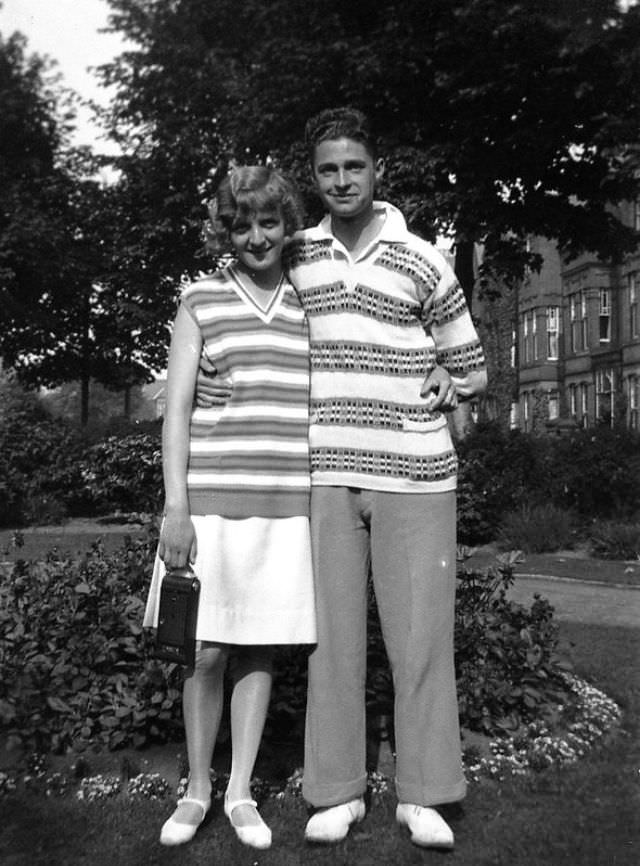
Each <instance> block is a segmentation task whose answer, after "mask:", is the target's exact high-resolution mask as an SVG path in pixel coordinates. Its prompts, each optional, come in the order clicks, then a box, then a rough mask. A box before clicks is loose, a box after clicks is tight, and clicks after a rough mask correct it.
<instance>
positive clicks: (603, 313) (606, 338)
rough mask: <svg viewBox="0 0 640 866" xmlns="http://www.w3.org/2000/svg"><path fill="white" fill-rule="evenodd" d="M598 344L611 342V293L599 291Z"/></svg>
mask: <svg viewBox="0 0 640 866" xmlns="http://www.w3.org/2000/svg"><path fill="white" fill-rule="evenodd" d="M600 342H601V343H609V342H611V292H610V291H609V289H600Z"/></svg>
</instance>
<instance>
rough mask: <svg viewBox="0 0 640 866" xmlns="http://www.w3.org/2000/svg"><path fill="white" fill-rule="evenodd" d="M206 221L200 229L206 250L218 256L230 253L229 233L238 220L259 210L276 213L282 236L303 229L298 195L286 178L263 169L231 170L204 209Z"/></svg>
mask: <svg viewBox="0 0 640 866" xmlns="http://www.w3.org/2000/svg"><path fill="white" fill-rule="evenodd" d="M207 210H208V212H209V219H208V220H206V221H205V223H204V227H203V235H204V244H205V249H206V250H207V251H208V252H210V253H212V254H213V255H220V254H221V253H223V252H226V251H228V249H229V233H230V231H231V227H232V226H233V223H234V221H235V220H236V219H237V217H238V216H241V217H247V216H250V215H251V214H254V213H256V212H257V211H259V210H267V211H269V210H274V211H275V210H279V211H280V213H281V214H282V219H283V221H284V226H285V233H286V234H287V235H289V236H290V235H292V234H293V233H294V232H295V231H297V230H298V229H299V228H302V225H303V220H304V211H303V207H302V202H301V199H300V194H299V193H298V190H297V188H296V186H295V184H294V183H293V181H291V180H290V179H289V178H288V177H286V176H285V175H284V174H282V172H280V171H278V170H277V169H275V168H270V167H268V166H264V165H243V166H239V167H238V168H234V169H233V170H232V171H231V172H230V173H229V174H228V175H227V177H225V179H224V180H223V181H222V183H221V184H220V186H219V187H218V189H217V190H216V194H215V198H214V199H213V200H212V201H211V202H209V204H208V206H207Z"/></svg>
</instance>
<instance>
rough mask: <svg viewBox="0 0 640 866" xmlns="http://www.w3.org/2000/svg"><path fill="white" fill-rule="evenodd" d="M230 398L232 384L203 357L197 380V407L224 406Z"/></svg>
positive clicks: (201, 357)
mask: <svg viewBox="0 0 640 866" xmlns="http://www.w3.org/2000/svg"><path fill="white" fill-rule="evenodd" d="M230 396H231V382H230V381H229V380H228V379H225V378H224V377H222V376H220V375H218V371H217V370H216V368H215V367H214V365H213V364H212V363H211V361H209V359H208V358H206V357H205V356H204V355H201V356H200V366H199V367H198V376H197V378H196V394H195V401H196V406H199V407H200V409H211V408H213V407H214V406H224V405H225V403H227V401H228V400H229V397H230Z"/></svg>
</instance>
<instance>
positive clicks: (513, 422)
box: [509, 402, 518, 430]
mask: <svg viewBox="0 0 640 866" xmlns="http://www.w3.org/2000/svg"><path fill="white" fill-rule="evenodd" d="M509 427H510V429H511V430H515V429H516V428H517V427H518V404H517V403H515V402H514V403H512V404H511V411H510V412H509Z"/></svg>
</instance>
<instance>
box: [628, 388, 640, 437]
mask: <svg viewBox="0 0 640 866" xmlns="http://www.w3.org/2000/svg"><path fill="white" fill-rule="evenodd" d="M639 411H640V377H638V376H629V427H631V429H632V430H639V429H640V423H639V422H640V418H639V417H638V412H639Z"/></svg>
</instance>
